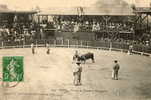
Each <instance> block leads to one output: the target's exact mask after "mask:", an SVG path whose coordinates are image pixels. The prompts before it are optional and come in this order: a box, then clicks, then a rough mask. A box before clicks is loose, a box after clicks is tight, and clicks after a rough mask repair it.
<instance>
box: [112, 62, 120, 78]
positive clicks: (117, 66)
mask: <svg viewBox="0 0 151 100" xmlns="http://www.w3.org/2000/svg"><path fill="white" fill-rule="evenodd" d="M119 69H120V65H119V64H118V61H117V60H115V61H114V65H113V72H112V78H113V79H114V80H118V71H119Z"/></svg>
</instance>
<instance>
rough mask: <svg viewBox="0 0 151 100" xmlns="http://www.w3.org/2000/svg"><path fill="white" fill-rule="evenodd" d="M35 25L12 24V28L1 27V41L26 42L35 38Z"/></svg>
mask: <svg viewBox="0 0 151 100" xmlns="http://www.w3.org/2000/svg"><path fill="white" fill-rule="evenodd" d="M35 27H36V26H35V24H34V23H31V24H21V23H14V24H13V26H12V27H8V26H6V25H3V26H1V27H0V36H1V40H2V41H8V42H9V41H15V42H20V41H28V40H33V39H34V38H35V36H36V31H37V30H36V28H35Z"/></svg>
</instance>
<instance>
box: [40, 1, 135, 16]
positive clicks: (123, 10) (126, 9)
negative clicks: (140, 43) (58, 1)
mask: <svg viewBox="0 0 151 100" xmlns="http://www.w3.org/2000/svg"><path fill="white" fill-rule="evenodd" d="M77 8H80V7H64V8H63V7H62V8H61V7H56V8H55V7H52V8H48V9H41V12H40V13H39V14H41V15H47V14H48V15H78V11H77ZM81 8H83V12H84V15H120V16H121V15H134V14H133V10H132V9H131V6H130V5H129V4H128V3H126V2H125V1H123V0H97V1H96V2H95V3H94V4H92V5H91V6H89V7H81Z"/></svg>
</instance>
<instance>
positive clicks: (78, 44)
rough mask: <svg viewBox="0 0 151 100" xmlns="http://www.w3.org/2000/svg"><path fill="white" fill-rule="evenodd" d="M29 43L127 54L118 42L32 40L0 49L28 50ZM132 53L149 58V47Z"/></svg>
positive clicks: (139, 47) (5, 43) (0, 45)
mask: <svg viewBox="0 0 151 100" xmlns="http://www.w3.org/2000/svg"><path fill="white" fill-rule="evenodd" d="M31 43H34V44H35V46H36V47H45V46H46V43H49V44H50V47H67V48H88V49H89V48H90V49H98V50H99V49H103V50H110V51H120V52H126V53H127V52H128V50H129V44H126V43H119V42H108V41H82V40H69V39H67V40H64V39H60V40H34V41H33V40H32V41H18V42H12V41H10V42H8V41H2V42H1V43H0V48H29V47H30V45H31ZM133 53H135V54H140V55H145V56H150V57H151V46H146V45H140V44H139V45H138V44H134V45H133Z"/></svg>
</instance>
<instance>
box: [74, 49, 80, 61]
mask: <svg viewBox="0 0 151 100" xmlns="http://www.w3.org/2000/svg"><path fill="white" fill-rule="evenodd" d="M79 56H80V54H79V52H78V50H76V51H75V54H74V56H73V60H74V61H76V60H77V58H78V57H79Z"/></svg>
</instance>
